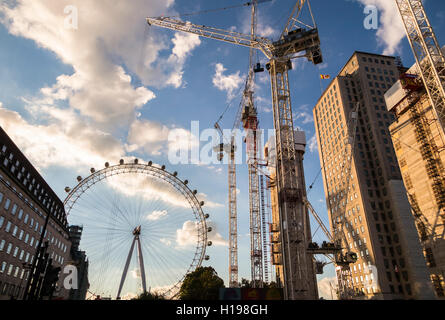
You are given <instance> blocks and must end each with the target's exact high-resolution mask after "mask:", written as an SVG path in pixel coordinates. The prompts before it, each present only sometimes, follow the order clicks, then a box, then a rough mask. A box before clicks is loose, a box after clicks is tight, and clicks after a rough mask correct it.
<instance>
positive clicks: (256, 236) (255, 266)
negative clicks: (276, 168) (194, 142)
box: [242, 0, 264, 288]
mask: <svg viewBox="0 0 445 320" xmlns="http://www.w3.org/2000/svg"><path fill="white" fill-rule="evenodd" d="M256 6H257V1H256V0H255V1H253V4H252V18H251V20H252V24H251V30H250V32H251V40H252V41H254V39H255V36H256ZM249 51H250V52H249V76H248V81H247V87H246V90H245V91H244V101H246V102H247V103H246V105H245V107H244V110H243V116H242V120H243V125H244V129H245V130H246V131H247V136H246V151H247V165H248V169H249V211H250V212H249V217H250V265H251V279H252V286H253V287H254V288H262V287H263V280H264V278H263V276H264V274H263V247H262V239H261V212H260V186H259V176H258V169H257V168H258V114H257V109H256V107H255V100H254V84H255V73H254V72H253V61H254V57H255V49H254V48H250V50H249Z"/></svg>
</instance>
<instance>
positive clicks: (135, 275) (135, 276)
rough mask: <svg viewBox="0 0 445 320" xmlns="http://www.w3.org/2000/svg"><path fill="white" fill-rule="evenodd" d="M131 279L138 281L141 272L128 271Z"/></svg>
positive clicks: (137, 270) (135, 270) (136, 270)
mask: <svg viewBox="0 0 445 320" xmlns="http://www.w3.org/2000/svg"><path fill="white" fill-rule="evenodd" d="M130 274H131V277H132V278H133V279H140V278H141V271H140V270H139V268H136V269H133V270H131V271H130Z"/></svg>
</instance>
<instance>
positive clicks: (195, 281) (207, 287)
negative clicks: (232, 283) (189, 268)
mask: <svg viewBox="0 0 445 320" xmlns="http://www.w3.org/2000/svg"><path fill="white" fill-rule="evenodd" d="M220 288H224V281H223V279H221V278H220V277H218V273H216V271H215V269H213V268H212V267H199V268H197V269H196V270H195V271H194V272H191V273H189V274H188V275H187V276H186V277H185V279H184V281H183V283H182V285H181V289H180V290H179V298H180V299H181V300H218V298H219V289H220Z"/></svg>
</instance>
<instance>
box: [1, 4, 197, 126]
mask: <svg viewBox="0 0 445 320" xmlns="http://www.w3.org/2000/svg"><path fill="white" fill-rule="evenodd" d="M173 3H174V0H168V1H145V0H133V1H132V2H131V5H128V3H127V2H126V1H117V2H116V1H113V0H102V1H96V0H72V1H70V2H69V4H70V5H72V6H74V7H76V8H77V9H78V17H79V27H78V29H77V30H71V29H69V28H65V27H64V23H65V19H66V18H67V16H66V15H65V14H64V8H65V6H66V5H67V3H66V2H65V1H59V0H46V1H33V0H17V1H7V2H3V3H2V4H1V5H0V23H2V24H4V25H5V26H6V28H7V29H8V31H9V32H10V33H11V34H13V35H16V36H21V37H24V38H27V39H30V40H33V41H35V43H36V44H37V45H38V46H40V47H42V48H44V49H48V50H50V51H52V52H54V53H55V55H56V56H57V57H58V58H59V59H60V60H61V61H62V62H63V63H65V64H67V65H69V66H72V68H73V74H71V75H60V76H59V77H58V78H57V81H56V83H55V84H53V85H52V86H49V87H46V88H43V89H42V91H41V93H42V96H43V98H42V99H43V100H44V101H46V103H47V104H53V103H56V102H57V101H58V100H68V102H69V105H70V107H71V108H73V109H75V110H78V111H79V112H80V113H81V115H83V116H87V117H89V118H91V119H93V120H94V121H95V122H98V123H100V124H101V125H102V126H108V127H110V128H115V127H116V126H117V125H120V126H125V125H127V124H129V123H130V122H131V121H132V120H133V119H134V117H135V114H136V113H137V112H138V111H137V110H138V109H140V108H142V107H143V106H144V105H145V104H146V103H148V102H149V101H150V100H152V99H154V98H155V94H154V93H153V92H152V91H151V90H149V89H147V88H146V87H144V86H140V87H135V86H134V84H133V81H132V80H133V79H132V77H131V76H130V72H132V73H133V74H136V75H138V76H139V78H140V79H141V80H142V82H143V84H144V85H151V86H155V87H163V86H169V85H170V86H174V87H179V86H181V85H182V83H183V80H182V76H183V69H184V64H185V62H186V59H187V57H188V56H189V55H190V54H191V52H192V51H193V50H194V49H195V48H196V47H197V46H199V45H200V40H199V38H198V37H197V36H195V35H188V34H179V33H177V34H175V35H174V37H173V39H172V40H171V42H169V41H167V40H166V38H167V37H166V36H165V33H164V32H163V31H161V30H160V29H159V28H154V27H151V28H150V27H149V26H148V25H147V24H146V23H145V18H146V17H147V16H159V15H161V14H166V13H172V10H171V6H172V5H173ZM148 29H150V30H149V31H148ZM144 34H145V36H144ZM144 40H145V41H144ZM170 49H171V53H170V54H169V55H168V51H167V50H170ZM166 53H167V57H166V55H165V54H166ZM122 65H125V66H126V68H127V70H128V71H126V70H124V68H123V67H122Z"/></svg>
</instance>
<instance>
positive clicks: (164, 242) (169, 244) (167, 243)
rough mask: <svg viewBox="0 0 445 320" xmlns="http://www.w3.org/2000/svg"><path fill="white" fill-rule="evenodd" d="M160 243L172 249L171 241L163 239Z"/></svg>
mask: <svg viewBox="0 0 445 320" xmlns="http://www.w3.org/2000/svg"><path fill="white" fill-rule="evenodd" d="M159 241H160V242H161V243H163V244H165V245H166V246H167V247H170V246H171V245H172V242H171V241H170V240H168V239H165V238H161V239H159Z"/></svg>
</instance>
